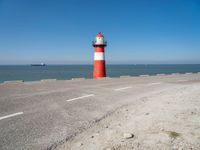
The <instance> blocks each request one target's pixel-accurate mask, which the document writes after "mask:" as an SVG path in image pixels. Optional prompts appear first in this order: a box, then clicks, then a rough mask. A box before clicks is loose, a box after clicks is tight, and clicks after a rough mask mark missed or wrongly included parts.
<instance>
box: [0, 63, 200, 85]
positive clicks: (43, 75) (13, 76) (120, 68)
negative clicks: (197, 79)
mask: <svg viewBox="0 0 200 150" xmlns="http://www.w3.org/2000/svg"><path fill="white" fill-rule="evenodd" d="M106 69H107V76H109V77H119V76H125V75H130V76H138V75H144V74H148V75H155V74H161V73H164V74H170V73H186V72H194V73H195V72H200V64H196V65H194V64H189V65H134V64H133V65H107V66H106ZM92 71H93V66H92V65H47V66H29V65H1V66H0V82H4V81H11V80H24V81H35V80H41V79H57V80H63V79H64V80H66V79H71V78H82V77H83V78H92Z"/></svg>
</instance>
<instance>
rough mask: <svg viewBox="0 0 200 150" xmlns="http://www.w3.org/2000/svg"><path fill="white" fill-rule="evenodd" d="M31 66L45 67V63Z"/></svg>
mask: <svg viewBox="0 0 200 150" xmlns="http://www.w3.org/2000/svg"><path fill="white" fill-rule="evenodd" d="M31 66H46V64H45V63H40V64H31Z"/></svg>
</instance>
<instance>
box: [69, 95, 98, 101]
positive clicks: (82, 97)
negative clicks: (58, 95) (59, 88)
mask: <svg viewBox="0 0 200 150" xmlns="http://www.w3.org/2000/svg"><path fill="white" fill-rule="evenodd" d="M91 96H94V94H89V95H85V96H81V97H76V98H72V99H68V100H66V101H67V102H71V101H74V100H78V99H83V98H86V97H91Z"/></svg>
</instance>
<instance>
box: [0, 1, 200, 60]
mask: <svg viewBox="0 0 200 150" xmlns="http://www.w3.org/2000/svg"><path fill="white" fill-rule="evenodd" d="M99 31H101V32H102V33H103V34H104V35H105V37H106V39H107V41H108V47H106V61H107V63H109V64H132V63H137V64H138V63H142V64H149V63H151V64H152V63H153V64H155V63H156V64H159V63H162V64H163V63H164V64H173V63H178V64H180V63H184V64H185V63H200V1H199V0H99V1H98V0H0V64H30V63H39V62H45V63H47V64H92V63H93V53H94V50H93V47H92V45H91V41H92V40H93V39H94V37H95V35H96V34H97V33H98V32H99Z"/></svg>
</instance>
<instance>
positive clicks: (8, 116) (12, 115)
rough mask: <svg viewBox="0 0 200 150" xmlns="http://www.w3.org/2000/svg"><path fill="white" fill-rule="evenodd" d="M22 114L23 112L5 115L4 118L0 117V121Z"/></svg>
mask: <svg viewBox="0 0 200 150" xmlns="http://www.w3.org/2000/svg"><path fill="white" fill-rule="evenodd" d="M22 114H23V112H18V113H14V114H10V115H6V116H3V117H0V120H3V119H7V118H11V117H15V116H18V115H22Z"/></svg>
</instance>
